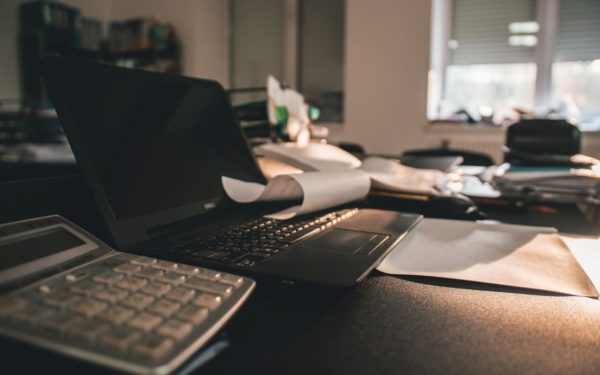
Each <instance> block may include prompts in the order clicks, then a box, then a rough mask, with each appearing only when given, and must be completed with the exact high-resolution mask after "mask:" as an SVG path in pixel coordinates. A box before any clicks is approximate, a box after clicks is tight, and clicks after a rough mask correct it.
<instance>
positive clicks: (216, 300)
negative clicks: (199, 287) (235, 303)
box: [194, 293, 223, 310]
mask: <svg viewBox="0 0 600 375" xmlns="http://www.w3.org/2000/svg"><path fill="white" fill-rule="evenodd" d="M221 302H223V298H222V297H221V296H217V295H215V294H210V293H200V295H198V297H196V298H194V304H196V305H200V306H204V307H208V308H209V309H211V310H215V309H216V308H217V307H219V306H220V305H221Z"/></svg>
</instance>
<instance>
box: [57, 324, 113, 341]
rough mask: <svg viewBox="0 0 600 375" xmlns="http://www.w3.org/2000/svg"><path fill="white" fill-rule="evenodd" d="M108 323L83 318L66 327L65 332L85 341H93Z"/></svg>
mask: <svg viewBox="0 0 600 375" xmlns="http://www.w3.org/2000/svg"><path fill="white" fill-rule="evenodd" d="M108 327H109V325H108V324H105V323H101V322H99V321H96V320H92V319H83V320H80V321H78V322H75V323H73V324H71V325H70V326H69V327H67V330H66V334H67V335H68V336H70V337H73V338H75V339H79V340H84V341H87V342H92V341H94V340H95V339H96V338H97V337H98V335H99V334H101V333H102V332H104V331H106V330H107V329H108Z"/></svg>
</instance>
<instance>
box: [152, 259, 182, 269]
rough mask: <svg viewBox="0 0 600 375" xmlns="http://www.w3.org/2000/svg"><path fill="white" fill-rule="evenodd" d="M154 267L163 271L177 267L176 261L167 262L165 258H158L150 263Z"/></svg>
mask: <svg viewBox="0 0 600 375" xmlns="http://www.w3.org/2000/svg"><path fill="white" fill-rule="evenodd" d="M152 267H154V268H158V269H160V270H165V271H175V270H176V269H177V263H173V262H167V261H166V260H159V261H157V262H156V263H154V264H153V265H152Z"/></svg>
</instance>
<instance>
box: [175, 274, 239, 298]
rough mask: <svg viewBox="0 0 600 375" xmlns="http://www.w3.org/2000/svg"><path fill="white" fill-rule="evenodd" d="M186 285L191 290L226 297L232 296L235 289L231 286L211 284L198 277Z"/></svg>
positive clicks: (189, 280)
mask: <svg viewBox="0 0 600 375" xmlns="http://www.w3.org/2000/svg"><path fill="white" fill-rule="evenodd" d="M185 285H186V286H188V287H190V288H194V289H199V290H203V291H206V292H209V293H215V294H218V295H221V296H225V297H226V296H228V295H229V294H231V292H232V291H233V287H232V286H230V285H225V284H219V283H215V282H210V281H207V280H204V279H201V278H198V277H194V278H190V279H188V281H187V282H186V283H185Z"/></svg>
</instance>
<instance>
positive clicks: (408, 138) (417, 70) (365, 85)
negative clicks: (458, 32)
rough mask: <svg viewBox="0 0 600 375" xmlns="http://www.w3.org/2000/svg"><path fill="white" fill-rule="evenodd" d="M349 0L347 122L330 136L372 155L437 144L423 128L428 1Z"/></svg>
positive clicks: (426, 66)
mask: <svg viewBox="0 0 600 375" xmlns="http://www.w3.org/2000/svg"><path fill="white" fill-rule="evenodd" d="M347 1H348V2H347V9H346V13H347V14H346V72H345V95H346V101H345V108H346V110H345V111H346V114H345V124H344V125H341V126H332V137H333V138H334V139H338V140H345V141H355V142H358V143H361V144H362V145H364V146H365V148H366V149H367V151H368V152H373V153H389V154H398V153H399V152H401V151H402V150H404V149H407V148H414V147H425V146H429V145H434V144H438V137H435V136H430V135H428V134H427V133H426V132H425V129H426V124H427V117H426V111H427V73H428V68H429V35H430V7H431V4H430V1H428V0H370V1H364V0H347Z"/></svg>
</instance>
